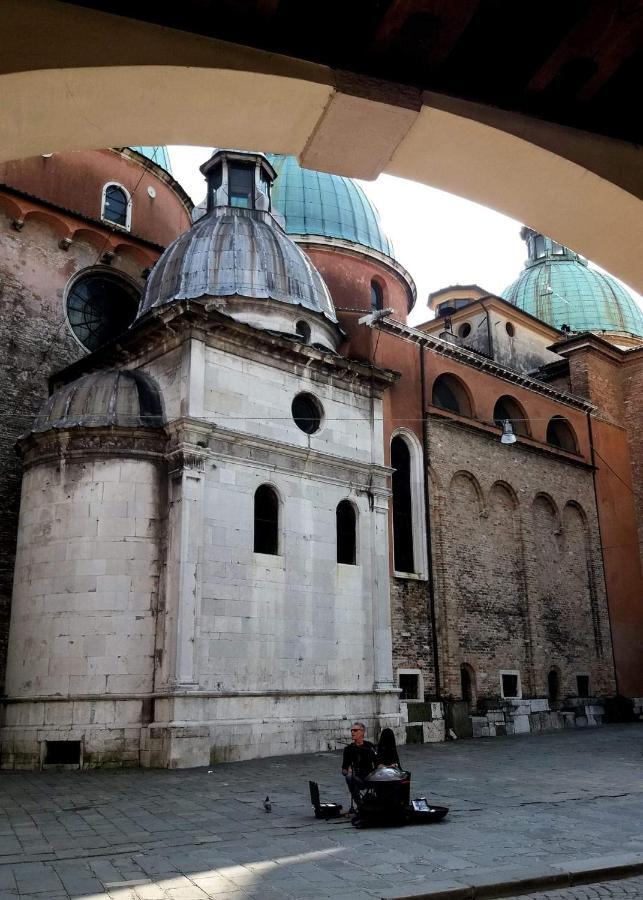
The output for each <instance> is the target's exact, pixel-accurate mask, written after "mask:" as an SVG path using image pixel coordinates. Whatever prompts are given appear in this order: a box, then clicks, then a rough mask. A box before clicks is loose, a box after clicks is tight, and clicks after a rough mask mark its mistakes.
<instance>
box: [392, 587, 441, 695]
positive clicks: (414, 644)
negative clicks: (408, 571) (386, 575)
mask: <svg viewBox="0 0 643 900" xmlns="http://www.w3.org/2000/svg"><path fill="white" fill-rule="evenodd" d="M391 622H392V626H393V671H394V672H397V670H398V669H419V670H420V672H421V673H422V677H423V681H424V693H425V695H426V696H427V697H431V696H434V695H435V677H434V664H433V632H432V629H431V615H430V611H429V587H428V582H426V581H416V580H411V579H405V578H391Z"/></svg>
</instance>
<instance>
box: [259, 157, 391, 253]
mask: <svg viewBox="0 0 643 900" xmlns="http://www.w3.org/2000/svg"><path fill="white" fill-rule="evenodd" d="M266 156H267V157H268V159H269V160H270V162H271V163H272V165H273V166H274V168H275V170H276V172H277V176H278V177H277V180H276V181H275V183H274V185H273V188H272V205H273V209H275V210H276V211H277V212H280V213H281V214H282V215H283V216H284V217H285V219H286V232H287V233H288V234H296V235H307V236H315V237H328V238H339V239H341V240H344V241H350V242H352V243H355V244H361V245H362V246H363V247H370V248H371V249H373V250H378V251H379V252H380V253H383V254H384V255H385V256H389V257H391V258H393V245H392V243H391V241H390V240H389V238H388V237H387V236H386V234H385V233H384V231H383V229H382V225H381V223H380V219H379V215H378V213H377V210H376V209H375V207H374V206H373V204H372V203H371V201H370V200H369V199H368V197H367V196H366V194H365V193H364V191H363V190H362V189H361V187H360V186H359V185H358V184H356V183H355V182H354V181H353V180H352V179H351V178H343V177H342V176H340V175H329V174H327V173H326V172H313V171H312V170H310V169H302V167H301V166H300V165H299V163H298V162H297V160H296V159H295V157H294V156H284V155H281V154H276V153H267V154H266Z"/></svg>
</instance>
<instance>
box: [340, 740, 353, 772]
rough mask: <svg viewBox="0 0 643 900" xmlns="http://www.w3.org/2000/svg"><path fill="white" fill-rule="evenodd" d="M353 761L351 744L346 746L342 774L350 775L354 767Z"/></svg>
mask: <svg viewBox="0 0 643 900" xmlns="http://www.w3.org/2000/svg"><path fill="white" fill-rule="evenodd" d="M351 762H352V760H351V748H350V745H349V746H348V747H344V755H343V756H342V775H348V773H349V771H350V770H351V769H352V765H351Z"/></svg>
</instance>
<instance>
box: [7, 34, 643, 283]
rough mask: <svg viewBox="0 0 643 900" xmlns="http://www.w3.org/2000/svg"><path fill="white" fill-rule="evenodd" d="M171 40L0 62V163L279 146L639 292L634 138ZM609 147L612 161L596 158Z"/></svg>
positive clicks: (639, 205)
mask: <svg viewBox="0 0 643 900" xmlns="http://www.w3.org/2000/svg"><path fill="white" fill-rule="evenodd" d="M170 39H171V42H172V58H173V59H175V60H176V61H177V64H176V65H173V66H167V65H162V64H158V59H159V58H161V55H162V54H161V53H160V52H155V50H163V49H164V50H165V51H167V47H162V46H161V44H162V39H161V38H160V37H158V35H157V43H159V42H160V43H159V46H158V47H156V48H155V46H154V41H152V42H151V45H150V46H149V47H147V48H146V49H147V56H148V57H149V58H150V60H151V61H150V62H148V63H146V64H144V65H136V64H133V60H134V59H136V60H139V59H140V58H141V57H140V51H139V53H138V55H135V52H134V48H132V50H131V53H129V52H128V48H127V47H121V48H120V53H119V55H120V57H121V59H120V60H119V63H120V64H114V62H115V60H114V58H113V57H110V56H109V54H110V52H114V51H113V50H110V47H111V44H110V42H109V41H107V40H106V41H104V47H103V48H102V49H101V50H100V51H99V52H98V58H97V59H95V61H94V64H93V65H89V64H88V62H89V61H88V60H87V59H85V58H84V57H83V58H82V60H80V61H77V60H75V59H74V57H73V55H74V53H75V52H76V53H80V51H75V50H73V49H70V50H69V51H68V52H67V55H65V50H63V49H62V48H63V47H67V48H72V47H73V46H74V45H73V43H71V42H70V41H69V39H68V36H66V38H65V40H64V41H62V42H61V47H60V48H59V49H58V51H57V54H56V53H54V54H53V56H54V57H55V58H54V59H51V60H50V65H51V67H50V68H43V69H38V70H31V71H10V67H11V59H9V60H8V61H7V62H6V63H5V70H7V69H9V71H6V73H5V74H0V110H1V112H0V115H1V116H2V117H3V124H4V128H3V129H2V131H1V132H0V133H1V134H2V138H1V139H0V160H9V159H18V158H22V157H26V156H33V155H36V154H39V153H46V152H52V151H68V150H75V149H85V148H100V147H110V146H138V145H152V146H155V145H161V144H193V145H204V146H228V147H230V146H233V147H238V148H240V149H247V150H251V149H257V148H261V149H264V150H266V151H274V152H279V153H292V154H295V155H296V156H298V157H299V159H300V161H301V162H302V164H303V165H304V166H307V167H309V168H315V169H320V170H325V171H331V172H335V173H338V174H343V175H348V176H351V177H360V178H375V177H377V175H379V174H380V173H382V172H384V173H387V174H390V175H396V176H400V177H403V178H410V179H413V180H416V181H420V182H423V183H425V184H428V185H431V186H434V187H437V188H440V189H443V190H447V191H450V192H452V193H455V194H459V195H461V196H464V197H468V198H469V199H471V200H474V201H476V202H479V203H483V204H485V205H487V206H490V207H492V208H494V209H496V210H498V211H500V212H503V213H505V214H507V215H510V216H512V217H514V218H516V219H518V220H519V221H522V222H525V223H527V224H529V225H530V226H531V227H532V228H535V229H537V230H539V231H542V232H543V233H546V234H548V235H551V236H552V237H554V238H555V239H556V240H558V241H560V242H561V243H563V244H565V245H566V246H569V247H571V248H573V249H574V250H577V251H578V252H581V253H583V255H585V256H587V257H589V258H590V259H592V260H594V261H595V262H597V263H599V264H600V265H602V266H604V267H605V268H607V269H609V270H610V271H611V272H613V273H614V274H616V275H618V276H619V277H621V278H622V279H623V280H625V281H627V282H628V283H629V284H631V285H632V286H633V287H635V288H637V289H638V290H643V266H641V262H640V255H639V253H638V239H637V236H638V234H640V233H641V230H643V202H642V201H641V199H640V197H639V196H637V193H643V188H642V190H641V191H640V192H639V191H635V192H631V191H632V185H634V187H636V182H635V181H634V182H633V181H631V180H629V181H628V188H629V190H625V189H624V188H623V187H621V186H619V184H618V183H617V182H619V174H618V173H619V171H621V170H622V168H623V165H622V163H623V159H624V158H626V161H627V162H628V163H631V164H632V166H634V164H635V163H636V164H637V165H640V159H638V158H637V159H636V160H634V159H630V157H631V156H632V153H634V148H629V147H628V148H626V149H627V153H625V151H624V150H623V147H621V145H619V144H617V142H613V145H614V146H613V147H612V145H610V146H609V147H604V148H603V150H604V152H603V153H602V154H600V153H594V154H593V155H592V153H588V152H587V151H588V147H589V145H591V144H592V142H594V141H599V138H596V137H594V136H592V135H583V134H581V133H580V132H573V131H572V130H571V129H567V130H566V129H564V128H562V126H556V129H557V130H556V132H555V134H554V136H553V137H552V135H551V134H549V133H548V132H547V130H548V129H552V128H554V126H550V125H548V124H547V123H540V126H539V128H540V130H539V128H537V127H536V125H535V123H534V122H533V121H532V120H525V122H523V123H522V125H523V126H524V127H522V128H519V127H518V125H517V124H516V122H515V121H514V120H513V119H512V118H511V116H512V114H508V113H500V112H499V111H495V112H496V113H497V115H496V116H495V118H493V121H491V118H492V117H490V114H489V110H488V109H484V108H482V107H480V108H478V107H477V106H476V105H475V104H465V103H464V101H457V100H451V99H450V98H445V97H441V96H438V95H433V94H424V95H422V96H421V97H418V98H415V99H414V100H413V102H410V103H409V102H407V103H406V105H403V102H402V101H403V98H402V99H401V98H400V97H399V96H395V91H392V98H388V97H383V96H382V95H381V92H380V95H379V96H370V97H369V96H362V95H360V96H356V95H354V94H352V93H349V92H348V90H350V88H349V89H346V90H344V89H340V87H339V86H338V84H337V76H336V73H334V72H333V71H332V70H330V69H328V68H326V67H323V66H317V65H312V64H308V63H301V62H298V61H296V60H287V59H285V58H280V57H276V56H275V55H274V54H273V55H269V54H262V53H261V52H260V51H252V50H249V49H248V48H243V47H235V46H234V45H223V46H225V52H223V51H222V50H221V46H222V45H218V44H217V42H216V41H212V42H204V41H203V40H199V41H198V46H197V45H195V44H194V43H193V42H194V41H196V40H197V39H196V38H194V37H193V36H190V35H178V36H175V35H174V34H172V35H170V36H168V35H165V38H164V40H165V41H166V42H167V41H168V40H170ZM53 43H55V41H54V42H53ZM137 49H139V48H137ZM49 55H50V56H51V55H52V54H49ZM80 55H81V56H82V53H81V54H80ZM101 56H102V57H103V58H101ZM163 58H164V59H167V55H165V56H164V57H163ZM182 59H183V60H184V63H185V64H183V65H182V64H181V60H182ZM20 65H21V66H24V65H25V63H24V62H22V63H20ZM14 66H15V67H16V68H17V67H18V64H17V61H15V62H14ZM106 85H108V86H109V89H108V90H106ZM342 87H343V86H342ZM363 93H366V94H367V93H368V92H367V91H366V92H363ZM186 98H189V102H186ZM25 110H29V115H25ZM240 111H243V115H241V114H240ZM525 123H526V124H525ZM519 124H520V123H519ZM527 125H529V127H527ZM512 132H513V133H512ZM545 132H547V134H545ZM567 132H569V134H568V133H567ZM606 140H607V139H600V141H603V143H604V142H605V141H606ZM539 142H540V144H539ZM557 145H558V146H557ZM623 146H625V145H623ZM610 153H612V155H613V159H614V165H613V166H612V167H611V168H610V166H609V165H608V166H606V165H605V164H604V161H605V159H609V158H610ZM624 154H625V155H624ZM594 157H595V158H596V159H597V160H598V158H599V157H600V161H601V164H600V165H599V164H598V163H597V164H596V165H595V166H594V168H595V170H596V171H592V170H590V168H588V166H587V164H586V163H587V161H588V159H590V158H594ZM574 160H577V161H574ZM619 165H620V169H619ZM612 169H613V171H612ZM599 170H600V173H599ZM610 179H613V180H610ZM620 182H621V183H622V179H620Z"/></svg>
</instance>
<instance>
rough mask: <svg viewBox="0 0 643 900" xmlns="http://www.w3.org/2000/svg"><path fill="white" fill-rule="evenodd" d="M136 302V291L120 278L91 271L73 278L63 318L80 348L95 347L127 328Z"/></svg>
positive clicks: (134, 312)
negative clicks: (65, 314) (65, 316)
mask: <svg viewBox="0 0 643 900" xmlns="http://www.w3.org/2000/svg"><path fill="white" fill-rule="evenodd" d="M138 303H139V293H138V291H137V290H136V288H135V287H134V285H131V284H129V282H127V281H126V280H125V279H124V278H119V277H118V276H116V275H111V274H109V273H106V272H93V273H91V274H87V275H83V276H81V277H80V278H78V279H76V281H74V282H73V284H72V286H71V288H70V289H69V291H68V293H67V318H68V319H69V324H70V325H71V330H72V331H73V332H74V334H75V336H76V337H77V338H78V340H79V341H80V343H81V344H82V345H83V347H85V349H86V350H96V349H97V348H98V347H100V346H101V345H102V344H106V343H107V342H108V341H111V340H112V339H113V338H115V337H118V335H119V334H122V333H123V332H124V331H126V330H127V329H128V328H129V327H130V325H131V324H132V322H133V321H134V319H135V318H136V313H137V311H138Z"/></svg>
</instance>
